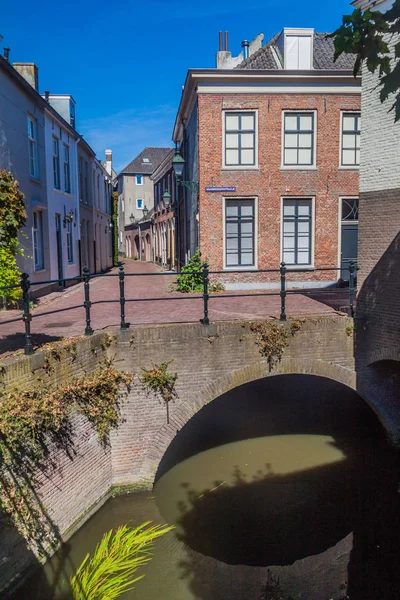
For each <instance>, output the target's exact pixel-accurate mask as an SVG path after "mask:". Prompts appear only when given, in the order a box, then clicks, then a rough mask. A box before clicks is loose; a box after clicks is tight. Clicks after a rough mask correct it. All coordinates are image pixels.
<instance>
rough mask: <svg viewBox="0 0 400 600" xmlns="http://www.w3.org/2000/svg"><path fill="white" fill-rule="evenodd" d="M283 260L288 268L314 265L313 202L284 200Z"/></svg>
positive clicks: (309, 200) (293, 199) (307, 200)
mask: <svg viewBox="0 0 400 600" xmlns="http://www.w3.org/2000/svg"><path fill="white" fill-rule="evenodd" d="M282 260H283V262H285V263H286V264H287V265H288V266H299V267H304V266H311V265H312V200H311V199H310V198H309V199H306V200H303V199H296V198H284V200H283V240H282Z"/></svg>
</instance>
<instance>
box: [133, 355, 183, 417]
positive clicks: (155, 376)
mask: <svg viewBox="0 0 400 600" xmlns="http://www.w3.org/2000/svg"><path fill="white" fill-rule="evenodd" d="M170 364H171V361H169V362H163V363H161V364H160V365H156V364H154V363H153V368H152V369H145V368H144V367H142V371H143V373H142V375H141V376H140V382H141V384H142V385H143V387H144V389H145V390H146V391H147V393H149V394H150V393H152V394H154V395H155V396H157V397H158V398H161V400H162V401H163V402H164V403H165V407H166V410H167V423H168V424H169V403H170V402H171V400H173V399H174V398H176V396H177V393H176V390H175V383H176V380H177V377H178V375H177V373H169V372H168V366H169V365H170Z"/></svg>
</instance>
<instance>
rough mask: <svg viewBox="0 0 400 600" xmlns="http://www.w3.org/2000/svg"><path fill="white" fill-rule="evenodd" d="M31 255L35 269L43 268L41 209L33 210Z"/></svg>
mask: <svg viewBox="0 0 400 600" xmlns="http://www.w3.org/2000/svg"><path fill="white" fill-rule="evenodd" d="M32 239H33V257H34V259H35V271H39V270H40V269H43V268H44V262H43V220H42V213H41V211H36V210H34V211H33V235H32Z"/></svg>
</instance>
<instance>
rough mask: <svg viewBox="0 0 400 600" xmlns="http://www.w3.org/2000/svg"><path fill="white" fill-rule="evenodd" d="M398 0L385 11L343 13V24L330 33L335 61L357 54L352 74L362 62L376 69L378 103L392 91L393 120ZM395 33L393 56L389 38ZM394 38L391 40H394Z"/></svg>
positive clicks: (399, 111)
mask: <svg viewBox="0 0 400 600" xmlns="http://www.w3.org/2000/svg"><path fill="white" fill-rule="evenodd" d="M399 33H400V0H395V2H394V4H393V6H392V8H391V9H390V10H388V11H387V12H386V13H381V12H379V11H372V10H370V9H367V10H365V11H362V10H361V9H359V8H357V9H356V10H355V11H353V13H352V14H351V15H345V16H344V17H343V20H342V25H341V26H340V27H339V28H338V29H337V30H336V31H334V32H333V33H332V34H330V36H329V37H332V38H333V39H334V45H335V60H336V59H337V58H338V57H339V56H340V55H341V54H343V53H345V54H354V55H355V56H356V60H355V64H354V75H357V74H358V73H359V71H360V67H361V64H362V63H363V62H364V63H365V65H366V67H367V69H368V70H369V71H370V72H371V73H375V72H378V77H379V83H380V86H381V89H380V99H381V102H384V101H385V100H387V99H388V98H389V97H390V96H391V95H392V94H395V98H394V102H393V105H392V110H394V111H395V120H396V121H398V120H399V119H400V91H399V90H400V61H399V59H400V37H397V36H398V34H399ZM390 36H396V37H397V42H396V44H395V46H394V56H392V54H391V49H390V47H389V43H388V40H390ZM396 37H395V38H394V39H396Z"/></svg>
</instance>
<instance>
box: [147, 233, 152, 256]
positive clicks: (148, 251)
mask: <svg viewBox="0 0 400 600" xmlns="http://www.w3.org/2000/svg"><path fill="white" fill-rule="evenodd" d="M146 261H147V262H150V261H151V241H150V234H149V233H146Z"/></svg>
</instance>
